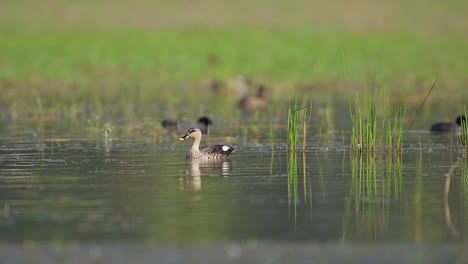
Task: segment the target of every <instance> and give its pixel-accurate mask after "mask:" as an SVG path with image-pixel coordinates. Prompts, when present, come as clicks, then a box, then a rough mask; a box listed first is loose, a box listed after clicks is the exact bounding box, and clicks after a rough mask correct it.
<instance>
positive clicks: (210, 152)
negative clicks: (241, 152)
mask: <svg viewBox="0 0 468 264" xmlns="http://www.w3.org/2000/svg"><path fill="white" fill-rule="evenodd" d="M188 138H191V139H193V145H192V147H191V148H190V150H189V152H187V155H186V158H187V159H217V160H220V159H229V158H230V156H231V154H232V153H233V152H234V151H236V149H237V148H236V147H235V146H227V145H211V146H205V147H200V142H201V138H202V133H201V131H200V129H198V128H190V129H189V130H188V131H187V133H185V135H183V136H182V137H180V138H179V140H186V139H188Z"/></svg>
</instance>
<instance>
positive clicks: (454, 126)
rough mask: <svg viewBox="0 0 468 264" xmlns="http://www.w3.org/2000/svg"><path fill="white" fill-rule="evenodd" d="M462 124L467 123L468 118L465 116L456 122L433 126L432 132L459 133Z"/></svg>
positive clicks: (458, 118)
mask: <svg viewBox="0 0 468 264" xmlns="http://www.w3.org/2000/svg"><path fill="white" fill-rule="evenodd" d="M462 122H463V123H466V117H465V116H464V115H460V116H458V117H457V119H455V122H440V123H435V124H433V125H432V126H431V129H430V131H431V132H432V133H446V132H459V131H460V127H461V125H462Z"/></svg>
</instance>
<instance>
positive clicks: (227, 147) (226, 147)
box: [221, 146, 231, 151]
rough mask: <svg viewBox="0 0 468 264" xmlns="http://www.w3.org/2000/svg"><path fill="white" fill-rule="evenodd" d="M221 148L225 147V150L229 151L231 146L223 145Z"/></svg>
mask: <svg viewBox="0 0 468 264" xmlns="http://www.w3.org/2000/svg"><path fill="white" fill-rule="evenodd" d="M221 148H222V149H223V151H228V150H229V149H230V148H231V147H229V146H222V147H221Z"/></svg>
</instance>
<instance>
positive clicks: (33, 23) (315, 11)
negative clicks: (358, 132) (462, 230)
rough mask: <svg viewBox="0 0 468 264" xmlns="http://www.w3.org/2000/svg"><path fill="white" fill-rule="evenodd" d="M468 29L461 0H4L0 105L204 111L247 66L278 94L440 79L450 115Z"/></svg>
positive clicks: (410, 93) (459, 90)
mask: <svg viewBox="0 0 468 264" xmlns="http://www.w3.org/2000/svg"><path fill="white" fill-rule="evenodd" d="M467 36H468V3H465V1H459V0H450V1H445V2H440V1H435V0H430V1H399V0H397V1H390V0H383V1H370V0H359V1H333V2H330V1H305V0H304V1H302V0H296V1H264V0H260V1H254V2H252V1H236V2H235V3H234V2H231V1H214V0H213V1H211V0H198V1H135V2H131V3H130V2H127V1H119V0H118V1H85V0H82V1H55V0H45V1H42V2H40V3H39V2H36V1H30V0H19V1H18V0H15V1H13V0H6V1H2V8H0V38H1V41H0V91H1V94H2V96H1V98H0V104H1V106H2V109H3V113H7V114H3V117H4V118H5V117H7V116H8V117H12V116H15V118H19V119H21V118H26V117H27V116H31V113H34V112H35V111H37V108H38V105H40V107H41V109H49V111H57V110H56V109H57V108H61V107H62V108H63V107H67V106H70V105H85V104H90V102H93V104H94V105H100V107H101V108H106V107H111V106H115V104H120V105H122V104H124V105H126V106H125V107H127V105H134V107H132V110H130V111H136V112H137V113H136V114H137V115H138V114H139V113H141V114H143V115H145V114H151V113H153V112H154V111H155V110H154V109H153V110H149V111H147V110H143V109H144V108H145V107H146V106H149V105H151V104H158V105H159V107H160V108H162V109H166V108H167V105H177V104H180V105H186V104H187V102H189V103H192V105H193V106H194V107H193V108H194V109H200V105H201V104H204V102H206V101H208V100H207V98H210V100H209V101H212V99H211V98H212V97H213V95H211V90H210V88H209V86H210V85H209V84H210V82H211V81H213V80H222V81H223V80H229V79H231V78H233V77H234V76H237V75H244V76H247V77H248V78H249V79H251V80H253V81H254V82H255V83H264V84H266V85H267V86H269V89H270V91H271V92H270V99H271V100H272V101H281V100H284V99H287V98H290V96H289V95H290V94H292V92H293V90H294V89H299V90H300V92H301V94H302V95H303V96H310V97H320V96H330V94H342V92H343V91H344V89H345V86H346V85H348V87H349V88H350V89H352V90H353V89H354V90H362V89H363V87H369V86H376V85H378V86H384V87H385V90H386V91H387V92H389V94H390V95H391V96H392V98H395V99H394V101H395V102H396V103H408V102H409V103H414V102H421V101H422V98H423V97H424V96H425V94H426V93H427V91H428V89H429V87H430V86H431V84H432V83H433V82H434V80H438V84H437V87H436V89H435V90H434V92H433V94H432V95H431V98H430V100H429V102H428V104H430V103H431V100H434V101H435V102H442V103H444V104H450V107H448V109H447V112H448V113H447V115H450V112H452V111H453V110H454V109H453V108H456V107H458V108H459V105H461V104H463V103H464V101H463V98H466V96H467V94H468V92H466V90H467V89H466V85H467V79H468V78H467V73H468V65H467V62H468V49H467V48H466V47H468V37H467ZM345 75H346V84H345ZM194 90H196V91H199V92H193V91H194ZM408 98H415V99H414V100H411V99H408ZM38 102H40V103H38ZM206 107H209V106H206ZM54 109H55V110H54ZM150 109H151V107H150ZM194 109H192V110H191V111H194V112H195V111H199V110H194ZM93 111H96V110H95V109H94V110H93ZM159 112H160V113H161V116H162V115H165V114H167V113H165V112H164V111H162V112H161V111H159ZM12 113H13V114H12ZM15 113H16V114H15ZM173 114H174V113H173Z"/></svg>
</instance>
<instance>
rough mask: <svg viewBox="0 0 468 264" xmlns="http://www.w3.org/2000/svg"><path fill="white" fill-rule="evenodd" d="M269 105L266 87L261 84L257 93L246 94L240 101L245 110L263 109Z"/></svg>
mask: <svg viewBox="0 0 468 264" xmlns="http://www.w3.org/2000/svg"><path fill="white" fill-rule="evenodd" d="M267 106H268V101H267V99H266V89H265V87H264V86H263V85H260V86H259V87H258V89H257V94H256V95H245V96H244V97H242V98H241V99H240V101H239V107H240V108H242V109H243V110H244V111H255V110H262V109H265V108H266V107H267Z"/></svg>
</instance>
